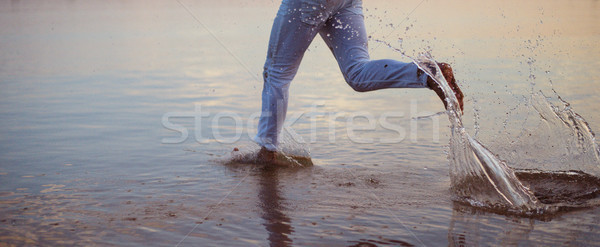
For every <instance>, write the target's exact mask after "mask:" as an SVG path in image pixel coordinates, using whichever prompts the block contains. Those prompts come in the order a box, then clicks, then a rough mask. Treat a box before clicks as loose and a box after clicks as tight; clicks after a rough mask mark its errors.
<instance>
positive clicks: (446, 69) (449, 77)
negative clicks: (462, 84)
mask: <svg viewBox="0 0 600 247" xmlns="http://www.w3.org/2000/svg"><path fill="white" fill-rule="evenodd" d="M438 66H439V67H440V69H441V70H442V75H443V76H444V78H445V79H446V81H447V82H448V85H449V86H450V89H452V91H454V95H455V96H456V99H457V100H458V105H459V106H460V111H461V112H462V111H463V110H464V105H463V98H464V95H463V93H462V91H461V90H460V88H459V87H458V84H456V79H454V73H453V72H452V67H450V64H447V63H438ZM427 86H428V87H429V88H431V89H432V90H433V91H435V93H436V94H437V95H438V97H440V99H441V100H442V102H443V103H444V108H446V109H448V102H446V96H445V95H444V91H442V88H441V87H440V86H439V85H438V84H437V83H436V82H435V81H434V80H433V79H431V77H427Z"/></svg>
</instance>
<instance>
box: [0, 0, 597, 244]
mask: <svg viewBox="0 0 600 247" xmlns="http://www.w3.org/2000/svg"><path fill="white" fill-rule="evenodd" d="M180 3H183V4H180ZM278 4H279V3H278V2H276V1H262V0H261V1H246V2H243V3H239V2H235V1H219V2H218V3H215V2H214V1H199V2H192V1H181V2H178V1H144V2H143V3H142V2H121V1H112V2H104V1H85V2H80V1H52V2H43V3H42V2H36V3H32V2H27V1H3V2H1V3H0V13H1V14H0V23H2V25H0V64H1V66H0V125H1V126H2V128H0V245H30V246H33V245H44V246H48V245H50V246H56V245H116V246H139V245H141V244H147V245H152V246H176V245H179V246H197V245H202V246H223V245H227V246H248V245H258V246H268V245H271V246H307V245H308V246H352V245H359V246H360V245H361V244H362V246H372V245H377V246H412V245H418V246H421V245H426V246H439V245H452V246H457V245H467V246H472V245H524V246H539V245H558V246H566V245H587V246H594V245H598V243H599V242H600V237H599V236H600V216H599V215H600V208H585V209H580V210H576V211H570V212H563V213H559V214H557V215H553V216H552V217H547V218H526V217H519V216H511V215H503V214H497V213H492V212H487V211H484V210H481V209H477V208H473V207H470V206H465V205H462V204H460V203H455V202H453V200H452V197H451V191H450V189H449V188H450V177H449V174H448V172H449V171H448V169H449V167H448V160H447V152H448V150H449V147H448V140H449V136H450V129H449V123H448V120H447V116H446V115H444V114H437V113H438V112H440V111H441V109H442V104H441V103H440V102H439V100H438V99H437V97H436V96H435V94H434V93H432V92H431V91H429V90H425V89H406V90H404V89H400V90H382V91H377V92H371V93H357V92H353V91H352V90H351V89H350V87H348V86H347V85H346V84H345V82H344V81H343V78H342V76H341V74H340V72H339V70H338V68H337V66H336V63H335V60H334V59H333V57H332V56H331V54H330V52H329V51H328V49H327V47H326V46H325V44H324V43H323V42H322V41H321V40H320V39H319V38H317V39H315V41H314V42H313V44H312V45H311V47H310V50H309V52H308V53H307V54H306V56H305V58H304V61H303V64H302V66H301V68H300V71H299V73H298V75H297V77H296V79H295V81H294V82H293V83H292V86H291V90H290V97H291V100H290V107H289V115H288V117H289V118H290V119H292V120H295V119H297V121H295V122H294V123H293V124H292V125H291V128H290V132H294V133H297V134H298V135H299V136H301V138H302V139H303V140H304V141H305V142H307V143H305V144H298V145H292V144H290V146H291V147H292V149H294V148H295V149H302V148H308V149H310V154H311V157H312V158H313V162H314V164H315V165H314V166H312V167H305V168H274V169H265V168H261V167H258V166H252V165H243V164H225V163H226V162H224V161H227V159H228V157H229V155H230V152H231V150H233V148H234V147H238V148H239V149H240V150H242V151H243V152H252V151H254V150H255V149H257V147H256V146H255V145H254V144H252V143H251V142H250V141H249V136H252V135H253V134H254V133H255V130H254V126H255V125H256V121H255V120H256V117H257V114H258V113H259V112H258V110H259V106H260V91H261V89H262V82H261V80H260V75H261V72H262V65H263V62H264V57H265V54H266V47H267V41H268V40H267V39H268V36H269V31H270V26H271V22H272V19H273V17H274V15H275V12H276V10H277V7H278ZM364 7H365V18H366V25H367V30H368V33H369V35H370V36H371V43H370V45H371V52H372V57H373V58H395V59H401V60H405V61H407V59H406V58H403V57H402V55H400V54H399V53H397V52H394V51H393V50H392V49H389V48H388V47H386V46H384V45H381V44H380V43H378V42H375V41H376V40H384V41H386V42H387V43H389V44H391V45H392V46H394V47H396V48H401V49H402V50H404V51H405V52H406V53H407V54H410V55H415V54H417V53H419V52H424V51H430V53H431V54H432V55H433V56H434V58H436V59H437V60H439V61H447V62H449V63H451V64H452V65H453V68H454V71H455V74H456V77H457V79H458V81H459V84H460V85H461V87H462V88H463V92H464V93H465V95H466V102H465V114H464V116H463V123H464V125H465V128H466V129H467V131H468V132H469V133H470V134H471V135H473V136H475V137H476V138H477V139H478V140H479V141H480V142H482V143H483V144H485V145H486V146H487V147H488V148H489V149H490V150H491V151H492V152H494V153H496V154H497V155H498V156H499V158H501V159H506V160H512V159H516V158H515V157H522V156H524V155H526V154H527V152H528V150H527V149H526V148H523V147H521V146H518V145H512V144H514V143H511V140H514V139H515V138H516V137H515V136H516V135H517V134H518V133H521V130H522V128H523V124H522V123H523V121H520V120H521V119H520V115H518V114H516V115H515V114H512V112H513V111H514V109H518V108H519V107H521V104H523V102H524V100H523V99H525V98H527V97H529V96H530V95H532V94H533V93H535V92H538V91H543V92H546V93H547V92H549V91H551V90H552V89H554V90H556V92H557V93H558V94H560V96H561V97H562V98H563V99H565V100H566V101H568V102H569V103H571V107H572V108H573V109H574V110H575V111H576V112H577V113H579V114H580V115H581V116H583V117H584V118H585V119H586V120H587V121H588V123H589V124H590V127H591V128H592V129H593V130H600V114H599V113H598V111H597V107H596V105H598V103H599V102H600V96H598V95H599V94H600V87H598V81H599V80H600V71H598V70H597V68H598V67H599V66H600V62H598V58H599V57H600V48H599V47H598V46H597V44H598V42H599V41H600V14H598V13H600V11H599V10H600V4H599V3H598V2H597V1H577V2H566V1H565V2H563V1H551V2H548V1H529V2H527V3H523V2H520V1H509V2H502V3H489V2H486V3H483V2H477V3H475V2H470V1H458V2H454V3H446V2H443V1H423V2H420V1H416V2H414V1H394V3H393V4H392V3H389V2H388V1H368V2H365V4H364ZM186 8H187V9H186ZM188 10H189V12H188ZM190 12H191V14H190ZM192 15H193V16H192ZM400 38H401V39H402V40H401V42H399V41H400V40H399V39H400ZM547 95H550V94H547ZM202 113H206V116H204V115H199V114H202ZM193 115H197V116H202V117H201V118H200V117H198V118H197V119H200V121H194V118H193V117H191V116H193ZM165 116H171V118H168V119H167V120H168V121H169V123H172V124H174V125H177V126H181V127H183V128H185V129H187V130H188V135H187V138H185V140H184V141H182V142H179V143H167V142H173V141H172V140H174V139H178V138H179V137H181V136H182V133H181V132H178V131H173V130H170V129H168V128H166V127H165V121H164V119H163V118H164V117H165ZM382 116H386V117H385V118H383V117H382ZM367 119H372V120H374V121H372V122H368V121H367ZM350 120H352V121H350ZM167 127H168V126H167ZM171 127H172V126H171ZM361 128H363V129H366V130H360V129H361ZM349 130H350V131H349ZM519 138H522V137H519ZM169 140H171V141H169ZM540 141H543V140H540ZM290 143H291V142H290ZM532 150H535V149H533V148H532ZM503 157H505V158H503ZM532 162H533V163H535V160H534V161H532ZM532 166H534V165H531V164H528V166H527V167H526V168H531V167H532ZM540 166H543V164H540ZM517 168H519V167H517ZM521 168H523V167H521Z"/></svg>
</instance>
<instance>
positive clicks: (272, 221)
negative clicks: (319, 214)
mask: <svg viewBox="0 0 600 247" xmlns="http://www.w3.org/2000/svg"><path fill="white" fill-rule="evenodd" d="M279 171H280V168H275V167H264V168H262V169H261V170H260V171H259V183H260V189H259V193H258V198H259V204H260V205H259V207H260V208H261V209H262V211H263V212H262V218H263V220H264V221H265V222H264V223H263V225H264V226H265V229H266V230H267V232H268V233H269V242H270V245H271V246H291V245H292V240H291V239H290V238H289V235H290V234H291V233H292V232H293V228H292V226H291V224H290V223H291V221H290V218H289V217H287V216H286V215H285V214H284V212H283V211H284V210H285V207H284V206H283V204H284V203H283V202H284V201H285V198H283V197H282V196H281V195H280V191H279V187H280V186H279V180H278V173H279Z"/></svg>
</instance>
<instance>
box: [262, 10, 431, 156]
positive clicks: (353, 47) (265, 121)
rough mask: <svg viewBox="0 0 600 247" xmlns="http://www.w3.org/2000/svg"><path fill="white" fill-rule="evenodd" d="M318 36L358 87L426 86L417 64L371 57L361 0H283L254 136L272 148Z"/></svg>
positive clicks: (271, 38)
mask: <svg viewBox="0 0 600 247" xmlns="http://www.w3.org/2000/svg"><path fill="white" fill-rule="evenodd" d="M317 34H319V35H320V36H321V38H323V40H324V41H325V43H326V44H327V46H328V47H329V48H330V49H331V51H332V52H333V55H334V56H335V59H336V60H337V62H338V65H339V67H340V70H341V71H342V74H343V75H344V79H345V80H346V82H347V83H348V85H350V87H352V88H353V89H354V90H356V91H359V92H366V91H373V90H378V89H383V88H424V87H427V75H425V74H424V73H417V71H418V68H417V66H416V65H415V64H413V63H403V62H399V61H395V60H390V59H384V60H371V59H370V58H369V51H368V47H367V41H368V37H367V33H366V30H365V25H364V17H363V13H362V1H361V0H283V1H282V3H281V6H280V7H279V11H278V12H277V16H276V17H275V21H274V23H273V27H272V29H271V37H270V40H269V48H268V52H267V60H266V62H265V66H264V73H263V79H264V84H263V91H262V113H261V116H260V119H259V122H258V134H257V135H256V137H254V141H255V142H257V143H258V144H259V145H261V146H263V147H265V148H266V149H268V150H276V149H277V145H278V136H279V133H280V131H281V129H282V126H283V122H284V120H285V115H286V112H287V105H288V89H289V86H290V82H291V81H292V79H294V76H295V75H296V72H297V71H298V67H299V66H300V61H301V60H302V57H303V56H304V52H305V51H306V49H307V48H308V46H309V45H310V43H311V42H312V40H313V39H314V38H315V36H316V35H317Z"/></svg>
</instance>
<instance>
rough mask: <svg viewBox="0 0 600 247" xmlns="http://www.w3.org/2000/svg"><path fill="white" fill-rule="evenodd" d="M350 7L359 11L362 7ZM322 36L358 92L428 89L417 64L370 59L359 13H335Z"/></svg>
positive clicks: (348, 10) (350, 83)
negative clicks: (390, 89)
mask: <svg viewBox="0 0 600 247" xmlns="http://www.w3.org/2000/svg"><path fill="white" fill-rule="evenodd" d="M350 8H360V5H358V6H356V5H355V6H350ZM319 34H320V35H321V37H322V38H323V40H325V43H327V45H328V46H329V48H330V49H331V51H332V52H333V55H334V56H335V59H336V60H337V62H338V65H339V67H340V70H341V71H342V74H343V75H344V79H345V80H346V82H347V83H348V85H350V86H351V87H352V88H353V89H354V90H356V91H359V92H366V91H373V90H378V89H383V88H424V87H427V76H426V75H425V74H424V73H419V75H418V73H417V71H418V70H419V69H418V67H417V66H416V65H415V64H414V63H403V62H400V61H396V60H391V59H383V60H370V57H369V51H368V45H367V42H368V37H367V33H366V31H365V24H364V17H363V16H362V15H361V14H360V12H359V11H356V10H353V9H342V10H340V11H338V12H336V13H335V14H334V15H333V16H332V17H331V18H330V19H329V20H327V22H326V23H325V25H324V26H323V28H322V29H321V30H320V32H319Z"/></svg>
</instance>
